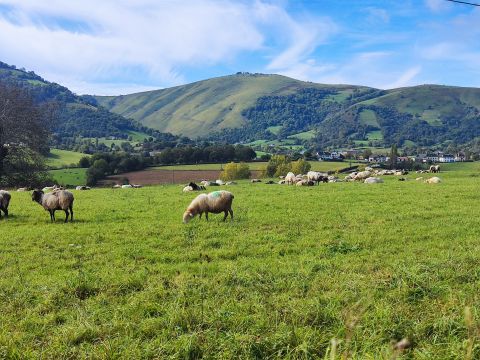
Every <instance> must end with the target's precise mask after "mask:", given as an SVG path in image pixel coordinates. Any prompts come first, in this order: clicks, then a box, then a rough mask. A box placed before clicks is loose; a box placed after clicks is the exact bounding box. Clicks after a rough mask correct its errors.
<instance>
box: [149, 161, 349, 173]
mask: <svg viewBox="0 0 480 360" xmlns="http://www.w3.org/2000/svg"><path fill="white" fill-rule="evenodd" d="M310 164H311V165H312V170H314V171H336V170H340V169H344V168H347V167H349V165H350V163H349V162H348V161H343V162H342V161H338V162H337V161H310ZM225 165H226V164H197V165H169V166H158V167H155V168H153V169H160V170H222V169H224V168H225ZM266 165H267V162H263V161H260V162H252V163H248V166H249V167H250V170H263V169H264V168H265V166H266ZM353 165H355V163H353Z"/></svg>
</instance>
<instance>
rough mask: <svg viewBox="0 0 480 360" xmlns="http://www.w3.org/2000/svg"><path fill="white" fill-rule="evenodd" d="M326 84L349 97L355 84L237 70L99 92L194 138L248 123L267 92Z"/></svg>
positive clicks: (124, 111)
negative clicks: (126, 91) (150, 87)
mask: <svg viewBox="0 0 480 360" xmlns="http://www.w3.org/2000/svg"><path fill="white" fill-rule="evenodd" d="M306 88H309V89H327V90H331V91H334V92H335V93H337V92H338V93H339V94H341V95H340V96H348V94H349V93H351V92H352V91H353V90H354V89H356V88H358V87H354V86H332V85H320V84H313V83H308V82H303V81H299V80H295V79H291V78H288V77H285V76H280V75H264V74H249V73H238V74H236V75H231V76H224V77H219V78H213V79H208V80H204V81H198V82H195V83H192V84H188V85H183V86H176V87H173V88H169V89H163V90H155V91H148V92H143V93H137V94H131V95H124V96H116V97H112V96H97V97H96V99H97V101H98V103H99V104H101V105H103V106H104V107H105V108H107V109H109V110H111V111H113V112H115V113H118V114H121V115H123V116H125V117H128V118H132V119H134V120H137V121H139V122H141V123H142V124H143V125H145V126H149V127H152V128H154V129H158V130H160V131H166V132H171V133H173V134H182V135H185V136H190V137H198V136H207V135H209V134H210V133H211V132H212V131H218V130H222V129H227V128H239V127H242V126H245V125H246V124H247V121H248V120H247V119H246V117H245V116H243V115H242V113H243V112H244V111H245V110H247V109H249V108H251V107H253V106H254V105H255V104H256V102H257V101H258V99H259V98H261V97H262V96H288V95H291V94H295V93H297V92H298V91H299V90H301V89H306Z"/></svg>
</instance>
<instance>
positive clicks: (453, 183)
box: [0, 163, 480, 359]
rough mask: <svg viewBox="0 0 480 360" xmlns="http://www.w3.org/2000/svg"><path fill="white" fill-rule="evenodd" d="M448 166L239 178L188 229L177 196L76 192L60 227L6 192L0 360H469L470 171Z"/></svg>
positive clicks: (164, 189)
mask: <svg viewBox="0 0 480 360" xmlns="http://www.w3.org/2000/svg"><path fill="white" fill-rule="evenodd" d="M443 169H444V170H446V171H442V173H440V175H439V176H440V177H441V178H442V179H443V182H442V183H441V184H438V185H427V184H424V183H422V182H419V181H415V180H414V178H415V177H417V176H418V175H417V174H409V175H408V176H407V177H408V178H409V181H405V182H400V181H398V177H393V176H392V177H385V183H384V184H374V185H367V184H363V183H332V184H321V185H319V186H315V187H296V186H286V185H266V184H263V183H258V184H251V183H249V182H240V183H239V185H236V186H231V187H228V188H227V189H228V190H230V191H232V192H233V193H234V195H235V200H234V203H233V210H234V212H235V219H234V220H233V221H231V222H230V221H227V222H225V223H223V222H221V217H222V215H212V216H211V217H210V221H209V222H206V221H205V219H202V220H199V219H194V220H193V221H192V222H191V223H189V224H188V225H184V224H182V221H181V219H182V213H183V211H184V210H185V208H186V207H187V205H188V204H189V202H190V201H191V200H192V199H193V198H194V197H195V196H196V195H197V194H195V193H182V187H181V186H178V185H168V186H154V187H145V188H142V189H115V190H114V189H95V190H91V191H84V192H77V191H75V192H74V195H75V203H74V218H75V221H74V222H73V223H69V224H64V223H63V222H62V218H63V214H61V213H60V212H57V223H54V224H52V223H50V221H49V216H48V213H47V212H45V211H44V210H43V209H42V208H41V207H40V206H39V205H38V204H36V203H34V202H32V201H31V199H30V194H29V193H18V192H12V201H11V206H10V213H11V217H10V218H9V219H7V220H5V219H2V220H0V231H1V235H2V236H1V241H0V253H1V254H2V256H0V269H1V276H0V300H1V304H2V305H1V311H0V324H1V326H0V358H5V359H86V358H89V359H120V358H122V359H170V358H171V359H200V358H205V359H212V358H213V359H234V358H240V359H478V358H480V345H479V342H478V341H479V337H480V333H479V325H480V297H479V293H480V269H479V267H478V264H479V263H480V238H479V233H480V221H479V218H478V214H479V213H480V192H479V185H480V184H479V181H480V163H468V164H460V165H457V164H454V165H448V166H445V167H443ZM423 176H430V175H428V174H427V175H423ZM215 190H218V188H215ZM403 338H407V339H408V341H409V344H410V346H409V347H408V348H407V349H405V350H404V351H403V352H402V351H400V350H394V346H393V345H394V344H395V343H396V342H398V341H399V340H401V339H403Z"/></svg>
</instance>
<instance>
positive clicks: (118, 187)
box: [112, 184, 122, 189]
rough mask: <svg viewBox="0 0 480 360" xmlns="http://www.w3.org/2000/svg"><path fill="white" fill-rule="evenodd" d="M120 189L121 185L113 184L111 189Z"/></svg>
mask: <svg viewBox="0 0 480 360" xmlns="http://www.w3.org/2000/svg"><path fill="white" fill-rule="evenodd" d="M121 187H122V185H120V184H115V185H113V187H112V188H113V189H120V188H121Z"/></svg>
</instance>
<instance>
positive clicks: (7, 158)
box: [0, 82, 55, 186]
mask: <svg viewBox="0 0 480 360" xmlns="http://www.w3.org/2000/svg"><path fill="white" fill-rule="evenodd" d="M54 110H55V109H54V107H53V106H51V105H50V104H45V105H43V106H39V105H37V104H36V103H35V102H34V100H33V98H32V97H31V96H30V94H28V93H27V92H26V91H25V90H24V89H21V88H19V87H16V86H13V85H7V84H3V83H1V82H0V184H1V185H3V186H17V185H19V184H20V183H18V182H19V181H21V183H22V185H25V184H27V183H28V185H29V186H31V185H35V184H41V183H42V182H43V181H45V178H46V173H45V172H44V170H45V169H46V166H45V161H44V159H43V158H42V156H41V155H47V154H48V152H49V147H48V141H49V132H48V128H49V126H50V125H51V121H52V120H53V118H54V116H55V111H54Z"/></svg>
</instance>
